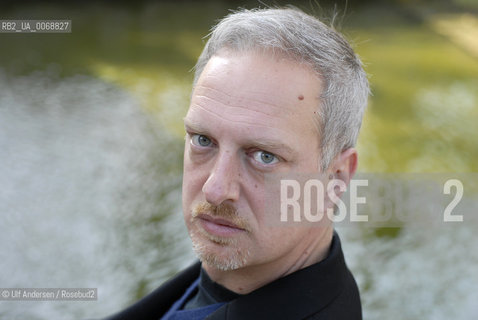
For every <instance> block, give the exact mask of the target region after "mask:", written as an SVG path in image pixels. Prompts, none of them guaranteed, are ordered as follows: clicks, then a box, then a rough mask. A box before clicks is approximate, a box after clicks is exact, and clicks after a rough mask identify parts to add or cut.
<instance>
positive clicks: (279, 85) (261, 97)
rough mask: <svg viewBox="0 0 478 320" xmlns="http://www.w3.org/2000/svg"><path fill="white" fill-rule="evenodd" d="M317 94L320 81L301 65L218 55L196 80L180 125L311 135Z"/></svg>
mask: <svg viewBox="0 0 478 320" xmlns="http://www.w3.org/2000/svg"><path fill="white" fill-rule="evenodd" d="M320 90H321V82H320V80H319V78H318V77H317V76H316V75H315V73H314V72H313V71H312V70H311V68H309V67H308V66H306V65H303V64H300V63H297V62H295V61H292V60H290V59H286V58H282V57H279V56H273V55H266V54H264V53H255V52H246V53H234V52H224V51H222V52H220V54H219V55H216V56H213V57H212V58H211V59H210V60H209V61H208V63H207V65H206V66H205V68H204V70H203V72H202V74H201V76H200V77H199V79H198V81H197V83H196V86H195V88H194V91H193V95H192V99H191V106H190V109H189V111H188V115H187V116H186V119H185V121H186V124H188V123H198V122H199V123H202V124H203V125H205V124H204V122H206V123H209V124H211V123H212V122H214V124H215V125H218V126H220V125H221V124H226V125H227V126H229V127H231V128H233V127H237V126H240V125H242V127H249V128H263V129H267V130H268V131H271V134H274V131H275V132H276V133H277V131H280V132H283V133H285V134H292V133H299V134H303V133H304V132H305V131H311V132H313V133H314V135H316V134H317V131H316V120H315V119H316V112H317V110H318V106H319V96H320ZM267 130H266V131H267ZM247 132H248V133H249V134H251V133H253V132H250V131H247Z"/></svg>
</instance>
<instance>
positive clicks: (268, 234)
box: [183, 51, 321, 270]
mask: <svg viewBox="0 0 478 320" xmlns="http://www.w3.org/2000/svg"><path fill="white" fill-rule="evenodd" d="M320 90H321V82H320V80H319V79H318V77H317V76H315V74H314V73H313V72H312V71H311V70H310V69H309V68H308V67H307V66H305V65H301V64H298V63H297V62H293V61H291V60H287V59H283V58H272V57H271V56H267V55H264V54H259V53H252V52H251V53H232V52H225V51H222V52H220V54H219V55H216V56H214V57H212V58H211V59H210V60H209V62H208V63H207V65H206V67H205V68H204V70H203V72H202V74H201V76H200V78H199V79H198V82H197V84H196V87H195V89H194V91H193V95H192V99H191V105H190V108H189V111H188V113H187V115H186V117H185V120H184V122H185V127H186V131H187V136H186V143H185V151H184V177H183V212H184V218H185V222H186V225H187V228H188V230H189V234H190V236H191V239H192V241H193V246H194V249H195V251H196V252H197V254H198V255H199V257H200V259H201V260H202V261H203V263H205V264H206V265H207V266H208V267H213V268H218V269H222V270H233V269H237V268H242V267H252V266H265V265H267V264H271V265H272V264H276V265H284V266H290V265H292V264H294V263H295V262H296V261H300V259H303V255H304V254H307V250H308V248H310V247H311V246H313V243H314V242H316V241H317V238H319V237H320V234H318V233H317V232H320V231H319V230H321V229H320V228H319V229H318V228H310V227H303V226H302V227H300V226H287V227H280V226H279V227H278V226H277V225H275V226H274V225H271V224H270V223H267V219H266V217H265V210H266V209H267V206H268V204H267V203H265V202H264V197H265V190H266V188H267V185H265V182H264V175H265V174H269V173H271V174H273V173H290V172H301V173H311V172H318V171H319V161H320V157H319V148H318V145H319V140H318V139H319V137H318V133H317V128H316V124H315V121H314V119H315V118H316V112H317V108H318V105H319V95H320ZM277 215H279V213H277Z"/></svg>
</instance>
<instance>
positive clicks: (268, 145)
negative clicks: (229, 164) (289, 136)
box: [184, 118, 297, 156]
mask: <svg viewBox="0 0 478 320" xmlns="http://www.w3.org/2000/svg"><path fill="white" fill-rule="evenodd" d="M184 127H185V129H186V131H188V132H194V133H204V134H206V135H207V134H208V133H209V130H207V129H206V128H204V127H203V126H202V125H201V124H199V123H197V122H195V121H191V120H190V119H186V118H184ZM212 138H214V137H212ZM245 145H246V148H258V149H261V150H266V151H270V152H274V151H280V152H281V153H287V154H288V155H290V156H295V155H296V154H297V152H296V151H295V150H293V149H292V148H291V147H289V146H288V145H287V144H285V143H283V142H281V141H278V140H273V139H267V138H259V139H257V140H249V139H248V140H246V143H245Z"/></svg>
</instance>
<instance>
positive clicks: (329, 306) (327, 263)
mask: <svg viewBox="0 0 478 320" xmlns="http://www.w3.org/2000/svg"><path fill="white" fill-rule="evenodd" d="M200 268H201V265H200V263H199V262H197V263H195V264H194V265H192V266H190V267H188V268H187V269H185V270H184V271H182V272H181V273H179V274H178V275H177V276H175V277H174V278H172V279H171V280H169V281H167V282H166V283H164V284H163V285H162V286H161V287H159V288H158V289H156V290H155V291H153V292H152V293H150V294H149V295H147V296H146V297H144V298H143V299H141V300H140V301H138V302H136V303H135V304H134V305H132V306H131V307H129V308H127V309H126V310H124V311H122V312H120V313H118V314H116V315H113V316H112V317H110V318H107V320H137V319H142V320H148V319H151V320H158V319H160V318H161V316H162V315H163V314H164V313H166V312H167V311H168V310H169V308H170V307H171V305H172V304H173V303H174V302H175V301H176V300H178V299H179V298H180V297H181V296H182V295H183V293H184V291H185V290H186V289H187V288H188V287H189V285H190V284H191V283H192V282H193V281H194V280H196V279H197V278H198V277H199V271H200ZM206 319H208V320H209V319H211V320H219V319H221V320H222V319H224V320H225V319H227V320H236V319H237V320H238V319H247V320H249V319H261V320H266V319H271V320H272V319H274V320H276V319H314V320H322V319H334V320H336V319H337V320H342V319H344V320H348V319H350V320H360V319H362V309H361V305H360V296H359V291H358V288H357V285H356V283H355V280H354V278H353V276H352V274H351V273H350V271H349V270H348V268H347V266H346V264H345V260H344V255H343V252H342V247H341V245H340V239H339V237H338V235H337V234H336V233H335V234H334V237H333V240H332V245H331V249H330V252H329V255H328V256H327V258H326V259H324V260H322V261H320V262H318V263H316V264H314V265H311V266H309V267H307V268H304V269H301V270H298V271H296V272H294V273H292V274H289V275H287V276H285V277H283V278H280V279H277V280H276V281H273V282H271V283H269V284H267V285H265V286H263V287H261V288H259V289H257V290H255V291H253V292H251V293H249V294H246V295H243V296H241V297H239V298H237V299H235V300H233V301H231V302H229V303H227V304H225V305H223V306H222V307H220V308H219V309H218V310H216V311H215V312H214V313H212V314H211V315H209V316H208V317H207V318H206Z"/></svg>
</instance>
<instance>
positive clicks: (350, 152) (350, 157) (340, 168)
mask: <svg viewBox="0 0 478 320" xmlns="http://www.w3.org/2000/svg"><path fill="white" fill-rule="evenodd" d="M357 165H358V154H357V150H356V149H355V148H348V149H346V150H344V151H342V152H341V153H340V154H339V155H338V156H337V157H335V159H334V161H333V162H332V165H331V166H330V167H329V174H331V175H333V176H334V178H335V179H339V180H342V181H343V182H345V184H346V185H348V184H349V182H350V179H352V177H353V176H354V174H355V171H357Z"/></svg>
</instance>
